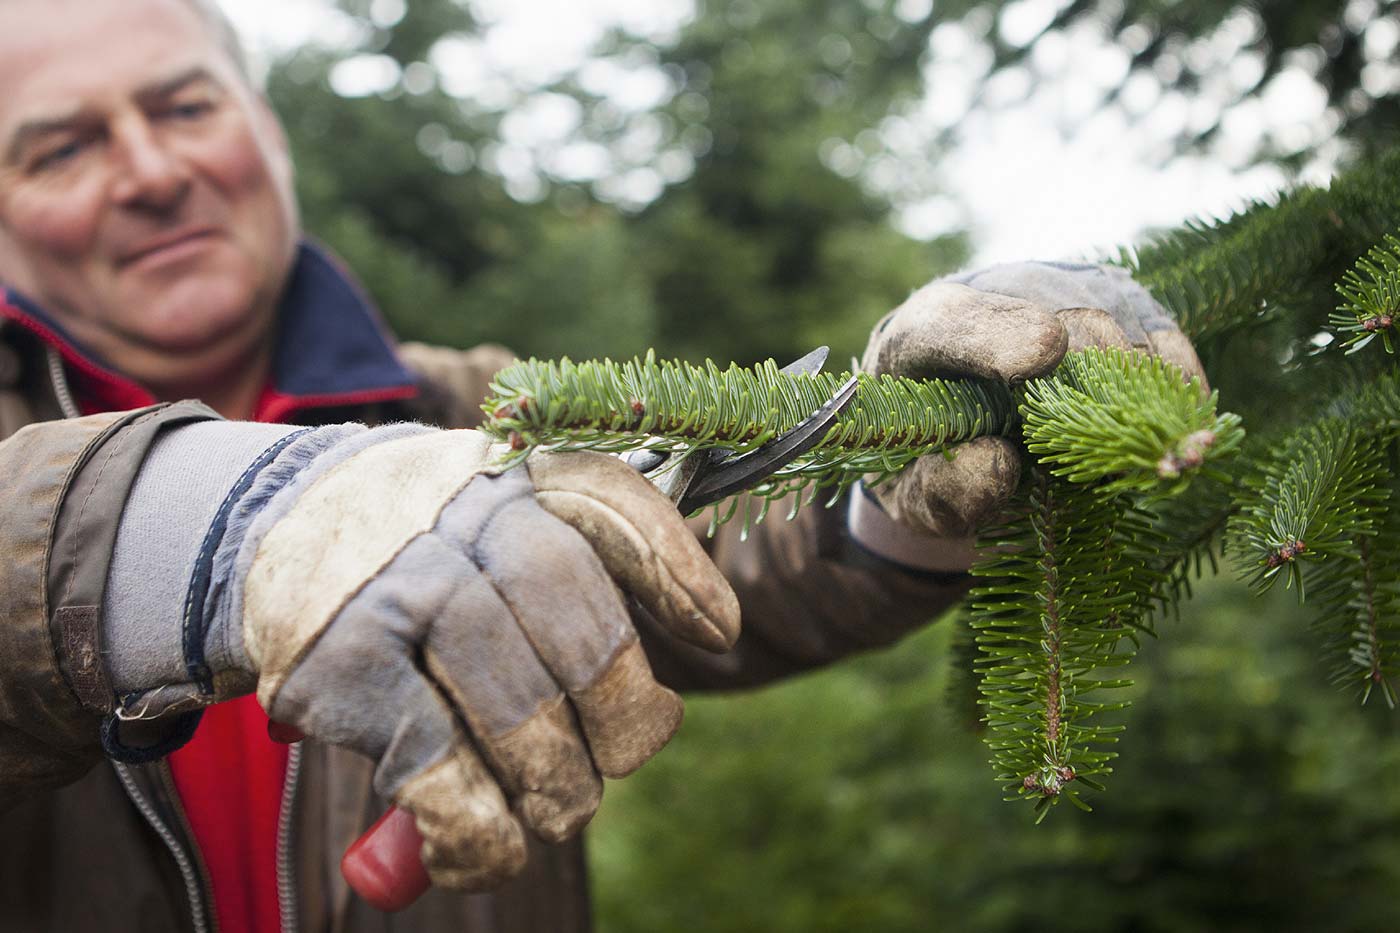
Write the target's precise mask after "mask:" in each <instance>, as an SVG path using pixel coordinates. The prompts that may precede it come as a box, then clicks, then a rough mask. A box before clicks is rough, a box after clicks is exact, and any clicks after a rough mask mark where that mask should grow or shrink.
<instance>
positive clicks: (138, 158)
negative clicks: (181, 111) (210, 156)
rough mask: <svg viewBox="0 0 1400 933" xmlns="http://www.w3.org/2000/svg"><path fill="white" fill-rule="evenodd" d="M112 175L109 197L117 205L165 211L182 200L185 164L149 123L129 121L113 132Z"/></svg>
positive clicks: (187, 174) (186, 176) (185, 185)
mask: <svg viewBox="0 0 1400 933" xmlns="http://www.w3.org/2000/svg"><path fill="white" fill-rule="evenodd" d="M116 150H117V165H116V178H115V182H114V185H113V189H112V197H113V199H114V200H116V201H117V202H118V203H119V204H123V205H126V206H129V207H134V208H138V209H143V210H148V211H162V212H163V211H168V210H170V209H172V208H174V207H176V206H178V205H179V203H180V202H181V201H182V200H183V199H184V197H185V194H186V192H187V191H188V190H189V186H190V172H189V167H188V166H187V165H186V163H185V161H184V160H183V159H182V158H180V156H179V154H178V153H175V152H173V151H171V148H170V146H169V145H168V144H167V143H166V142H165V141H163V140H162V139H161V138H160V136H159V134H158V133H157V132H155V129H154V128H153V127H152V126H151V125H150V123H148V122H146V121H145V120H133V121H131V122H129V123H127V124H126V125H124V126H123V127H122V128H121V129H120V131H119V132H118V133H117V146H116Z"/></svg>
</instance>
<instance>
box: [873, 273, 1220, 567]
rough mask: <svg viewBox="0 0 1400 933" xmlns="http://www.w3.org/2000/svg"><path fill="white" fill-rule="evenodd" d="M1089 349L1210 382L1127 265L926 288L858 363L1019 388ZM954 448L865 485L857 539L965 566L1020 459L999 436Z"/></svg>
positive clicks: (894, 315) (930, 561)
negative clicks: (1121, 352) (1156, 359)
mask: <svg viewBox="0 0 1400 933" xmlns="http://www.w3.org/2000/svg"><path fill="white" fill-rule="evenodd" d="M1087 347H1120V348H1125V349H1126V348H1132V349H1136V350H1139V351H1141V352H1144V353H1150V354H1153V355H1156V356H1160V357H1162V358H1163V359H1164V360H1166V361H1167V362H1170V363H1173V364H1175V365H1177V366H1178V367H1180V368H1181V370H1182V373H1183V375H1184V376H1185V377H1187V378H1190V377H1193V376H1194V377H1199V378H1200V379H1201V384H1202V385H1203V386H1204V385H1205V373H1204V372H1203V371H1202V369H1201V362H1200V360H1199V359H1198V358H1197V356H1196V351H1195V349H1194V348H1193V347H1192V346H1191V342H1190V341H1189V340H1187V338H1186V336H1185V335H1184V334H1182V332H1181V330H1180V329H1179V328H1178V327H1177V326H1176V323H1175V322H1174V321H1173V320H1172V319H1171V317H1170V316H1169V315H1168V314H1167V312H1166V310H1165V309H1164V308H1163V307H1162V306H1161V305H1160V304H1158V303H1157V302H1156V300H1154V299H1153V298H1152V296H1151V295H1150V294H1149V293H1148V292H1147V290H1146V289H1144V288H1143V287H1142V286H1140V285H1138V284H1137V283H1136V282H1134V281H1133V280H1132V278H1131V276H1129V275H1128V273H1127V271H1126V270H1124V269H1121V268H1118V267H1116V266H1099V265H1085V264H1072V263H1042V262H1020V263H1009V264H1005V265H998V266H992V267H990V268H988V269H985V270H981V271H977V272H970V273H965V274H962V275H957V276H953V277H951V278H946V279H940V280H938V281H935V282H933V283H931V284H929V285H926V286H924V287H923V288H921V289H919V290H918V291H916V292H914V294H912V295H911V296H910V297H909V299H908V300H907V301H905V302H904V304H902V305H900V306H899V307H898V308H896V309H895V310H894V311H891V312H890V313H889V314H887V315H885V317H884V318H882V319H881V320H880V322H879V323H878V324H877V325H876V326H875V329H874V331H873V332H872V334H871V336H870V342H869V344H868V345H867V347H866V350H865V355H864V357H863V358H862V361H861V367H862V369H864V370H865V371H866V372H870V373H875V374H881V373H888V374H890V375H892V376H907V377H910V378H917V379H930V378H959V377H975V378H979V379H989V380H995V381H999V382H1003V383H1008V384H1013V385H1014V384H1017V383H1021V382H1024V381H1025V380H1027V379H1032V378H1035V377H1037V376H1043V375H1046V374H1048V373H1050V372H1051V371H1052V370H1053V369H1054V368H1055V367H1056V366H1057V365H1058V364H1059V362H1060V360H1061V359H1062V358H1063V357H1064V355H1065V353H1066V352H1068V351H1070V350H1082V349H1085V348H1087ZM950 453H951V455H952V456H951V458H949V457H946V456H944V455H943V454H941V453H940V454H934V455H931V456H927V457H921V458H919V459H918V460H916V461H914V463H912V464H910V465H909V466H908V467H907V468H906V469H905V470H903V471H902V472H901V473H900V474H898V475H896V476H895V477H892V478H891V479H889V480H887V481H885V482H883V483H879V484H875V485H872V486H869V487H862V488H861V489H860V490H859V491H858V493H857V495H856V496H855V497H853V502H852V509H851V517H850V524H851V530H852V534H853V536H854V537H855V538H856V540H857V541H859V542H861V543H862V544H864V545H865V546H866V547H867V548H868V549H869V550H872V551H874V552H875V553H877V554H880V555H881V556H884V557H887V558H889V559H891V560H894V561H896V562H899V563H903V564H906V565H909V566H911V567H916V568H918V569H925V570H940V571H954V570H960V569H966V568H967V567H968V566H970V565H971V562H972V560H973V558H974V551H973V548H972V540H971V539H972V535H973V534H974V532H975V531H976V529H977V528H978V527H979V526H981V525H983V524H984V523H985V522H986V521H987V520H988V519H989V518H990V517H991V516H992V515H994V514H995V513H996V512H997V511H998V510H999V509H1000V508H1001V506H1002V505H1003V504H1004V503H1005V502H1006V500H1007V499H1008V498H1009V497H1010V496H1011V494H1012V493H1013V492H1014V491H1015V489H1016V485H1017V483H1018V481H1019V479H1020V467H1021V453H1020V449H1019V447H1018V445H1017V444H1016V443H1015V442H1014V441H1013V440H1011V439H1008V438H1004V437H981V438H977V439H976V440H973V441H970V442H968V443H966V444H960V445H958V446H956V447H954V448H952V450H951V451H950Z"/></svg>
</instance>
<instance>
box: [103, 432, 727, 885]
mask: <svg viewBox="0 0 1400 933" xmlns="http://www.w3.org/2000/svg"><path fill="white" fill-rule="evenodd" d="M502 453H503V451H502V450H501V449H500V448H499V447H493V446H492V445H491V443H490V439H489V438H487V437H486V436H484V435H482V434H480V433H478V432H474V431H438V430H434V429H429V428H424V427H421V426H417V425H393V426H389V427H383V428H376V429H372V430H369V429H365V428H363V427H361V426H358V425H338V426H330V427H324V428H319V429H313V430H309V431H302V432H298V431H292V430H290V429H288V428H285V427H278V426H266V425H251V424H237V423H228V422H219V421H211V422H205V423H201V424H194V425H189V426H184V427H180V428H177V429H175V430H173V431H170V432H168V433H167V434H165V435H163V436H162V437H160V438H159V439H158V440H157V441H156V444H155V445H154V447H153V448H152V450H151V452H150V454H149V455H148V456H147V457H146V459H145V461H144V463H143V465H142V467H141V471H140V473H139V474H138V476H137V480H136V483H135V486H134V487H133V489H132V493H131V495H130V497H129V499H128V501H127V505H126V509H125V511H124V512H123V515H122V521H121V528H120V531H119V533H118V537H117V546H116V549H115V552H114V556H113V563H112V568H111V572H110V573H109V585H108V591H107V594H106V599H105V601H104V606H105V612H104V618H103V625H104V638H105V643H106V649H107V650H106V655H107V660H108V667H109V670H110V673H111V676H112V680H113V683H114V686H115V687H116V690H117V692H118V693H119V694H120V695H122V697H123V698H124V699H123V708H122V712H123V713H124V714H125V718H126V720H127V722H128V724H129V723H130V721H131V719H132V718H133V717H144V718H147V719H152V720H154V721H155V722H157V723H158V724H159V723H169V722H171V720H170V718H169V717H170V714H172V713H179V712H184V711H187V710H190V709H198V708H199V707H200V706H201V705H203V704H207V703H208V702H211V701H214V700H221V699H228V698H231V697H234V696H237V695H239V694H241V693H246V692H248V691H249V690H251V689H252V688H253V687H254V686H256V689H257V695H258V700H259V701H260V703H261V704H262V706H263V708H264V709H266V710H267V712H268V714H269V715H270V716H272V717H273V718H274V719H275V720H277V721H278V722H280V723H285V724H288V725H290V726H294V727H295V728H297V729H299V730H301V731H302V732H304V733H306V734H309V735H310V736H311V737H313V738H316V739H320V740H322V741H325V742H329V743H332V744H336V745H341V746H345V747H348V748H352V749H354V750H356V751H358V752H361V753H363V754H365V755H367V756H369V757H370V758H372V759H374V760H375V761H376V762H377V768H376V769H375V775H374V785H375V788H376V789H377V790H378V791H379V792H380V794H381V795H383V796H385V797H388V798H390V799H392V800H393V801H394V802H395V803H396V804H398V805H399V806H400V807H402V808H403V809H405V810H407V811H409V812H410V813H412V814H413V816H414V818H415V820H416V824H417V828H418V831H419V832H420V833H421V835H422V839H423V842H422V848H421V855H422V861H423V864H424V866H425V867H426V868H427V870H428V873H429V874H430V875H431V877H432V878H433V880H434V881H436V882H437V883H440V884H445V885H448V886H451V887H456V888H462V889H469V890H479V889H486V888H490V887H494V886H496V885H498V884H500V883H501V882H503V881H504V880H506V879H507V878H508V877H510V876H511V875H512V874H514V873H515V872H518V871H519V870H520V869H521V867H522V865H523V863H524V859H525V856H526V849H525V838H524V835H523V830H524V829H529V830H532V831H533V832H534V834H535V835H537V836H538V837H540V838H542V839H544V840H546V841H549V842H558V841H561V840H563V839H566V838H568V837H570V836H572V835H574V834H575V833H577V832H578V830H579V829H580V828H581V827H582V826H583V824H585V823H586V822H587V821H588V820H589V819H590V818H591V817H592V815H593V812H594V810H595V809H596V808H597V806H598V803H599V799H600V797H601V794H602V777H621V776H623V775H625V774H627V773H629V772H630V771H632V770H634V769H636V768H637V767H640V766H641V764H642V763H643V762H645V761H646V760H647V759H648V758H650V757H651V756H652V755H653V754H655V753H656V752H657V751H658V750H659V749H660V748H661V746H662V745H664V744H665V743H666V742H667V741H668V740H669V739H670V737H671V736H672V734H674V732H675V730H676V728H677V727H678V726H679V723H680V718H681V700H680V698H679V697H678V696H676V694H674V693H673V692H672V691H670V690H669V689H667V688H665V687H663V686H662V685H660V684H659V683H657V682H656V681H655V680H654V678H653V677H652V674H651V668H650V665H649V664H648V661H647V658H646V655H645V654H644V653H643V650H642V647H641V645H640V643H639V641H638V634H637V632H636V631H635V630H634V629H633V627H632V623H631V618H630V614H629V611H628V606H627V603H626V602H625V601H624V599H623V593H624V592H625V593H626V594H628V595H629V596H631V597H632V598H634V599H635V600H636V601H637V602H638V603H639V604H640V605H641V606H643V607H645V609H646V610H647V611H648V613H649V614H650V617H651V618H654V619H656V620H658V622H659V624H661V625H662V626H663V628H664V629H665V630H666V631H667V632H668V633H669V634H670V635H672V636H674V637H675V638H677V639H679V640H681V641H685V642H689V643H691V644H694V645H697V646H699V647H702V648H705V649H707V650H709V651H716V652H720V651H724V650H726V649H728V648H729V647H730V646H731V645H732V644H733V642H734V640H735V638H737V636H738V626H739V608H738V603H737V600H736V599H735V597H734V593H733V591H732V590H731V589H730V587H729V584H728V583H727V582H726V581H725V579H724V578H723V577H722V576H721V575H720V573H719V571H718V569H717V568H716V567H715V566H714V565H713V564H712V563H711V561H710V560H709V558H708V557H706V555H705V554H704V552H703V550H702V549H701V547H700V545H699V542H698V541H697V540H696V539H695V538H694V536H693V535H692V534H691V533H690V531H689V529H688V528H687V527H686V525H685V523H684V521H683V520H682V518H681V516H680V514H679V513H678V512H677V511H676V509H675V507H674V505H672V503H671V502H670V501H669V500H668V499H667V498H666V497H665V496H663V495H661V493H659V492H658V491H657V490H656V489H655V488H654V487H653V486H652V485H651V484H650V483H648V482H647V480H646V479H645V478H643V477H642V476H641V474H639V473H638V472H636V471H635V470H633V469H632V468H631V467H629V466H627V465H626V464H624V463H622V462H621V461H620V460H618V459H616V458H614V457H610V456H606V455H603V454H598V453H591V452H586V451H583V452H574V453H560V454H537V455H535V456H532V457H530V458H529V459H528V460H527V461H526V462H525V463H522V464H518V465H516V466H513V467H511V468H509V469H503V468H502V466H501V454H502ZM221 502H222V505H221V504H220V503H221ZM182 606H183V622H182V618H181V616H182V612H181V607H182ZM182 635H183V637H182ZM201 670H202V671H203V674H201ZM108 734H109V737H110V734H111V733H110V730H109V733H108ZM135 744H136V743H123V742H120V741H119V742H117V743H115V744H114V743H113V742H111V741H110V738H109V741H108V746H109V747H108V750H109V752H111V753H112V754H114V755H117V756H126V757H129V756H130V754H132V750H131V746H132V745H135ZM156 748H157V749H159V748H160V746H158V745H157V746H156ZM134 754H135V755H141V754H155V750H154V749H150V748H148V749H146V750H145V751H144V752H143V751H142V750H141V749H140V748H137V749H136V750H135V751H134Z"/></svg>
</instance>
